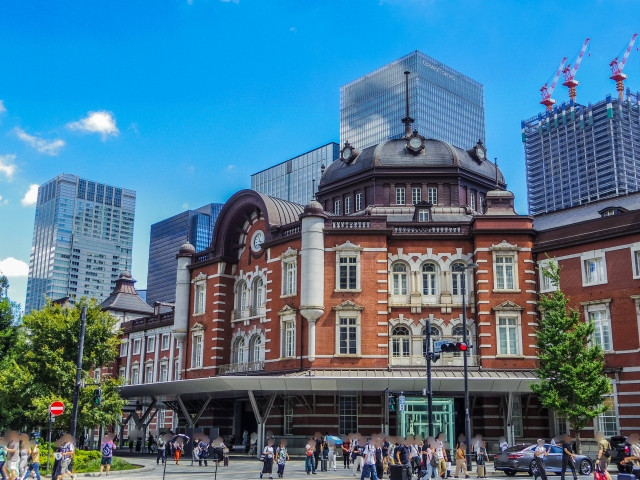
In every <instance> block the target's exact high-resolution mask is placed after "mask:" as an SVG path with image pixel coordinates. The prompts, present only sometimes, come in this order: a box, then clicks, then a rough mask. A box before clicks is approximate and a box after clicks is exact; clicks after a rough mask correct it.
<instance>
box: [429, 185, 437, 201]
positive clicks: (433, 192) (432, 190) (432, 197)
mask: <svg viewBox="0 0 640 480" xmlns="http://www.w3.org/2000/svg"><path fill="white" fill-rule="evenodd" d="M427 201H428V202H429V203H430V204H432V205H437V204H438V188H437V187H429V188H427Z"/></svg>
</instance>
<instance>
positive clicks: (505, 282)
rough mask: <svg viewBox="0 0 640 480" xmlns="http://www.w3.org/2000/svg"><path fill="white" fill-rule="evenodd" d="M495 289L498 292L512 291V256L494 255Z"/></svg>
mask: <svg viewBox="0 0 640 480" xmlns="http://www.w3.org/2000/svg"><path fill="white" fill-rule="evenodd" d="M496 288H497V289H498V290H513V289H514V288H515V286H514V278H513V256H512V255H496Z"/></svg>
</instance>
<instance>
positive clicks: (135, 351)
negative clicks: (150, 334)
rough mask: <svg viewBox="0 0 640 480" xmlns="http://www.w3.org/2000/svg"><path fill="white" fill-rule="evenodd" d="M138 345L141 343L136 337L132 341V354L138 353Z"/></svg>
mask: <svg viewBox="0 0 640 480" xmlns="http://www.w3.org/2000/svg"><path fill="white" fill-rule="evenodd" d="M140 345H141V340H140V339H139V338H136V339H135V340H134V341H133V354H134V355H138V354H140Z"/></svg>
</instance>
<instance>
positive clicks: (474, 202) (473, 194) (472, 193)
mask: <svg viewBox="0 0 640 480" xmlns="http://www.w3.org/2000/svg"><path fill="white" fill-rule="evenodd" d="M469 195H470V196H471V210H472V211H474V212H475V211H476V193H475V192H470V194H469Z"/></svg>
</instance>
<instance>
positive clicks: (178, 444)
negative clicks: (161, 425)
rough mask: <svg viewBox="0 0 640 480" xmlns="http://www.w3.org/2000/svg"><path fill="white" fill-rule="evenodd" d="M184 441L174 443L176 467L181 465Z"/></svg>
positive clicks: (179, 440)
mask: <svg viewBox="0 0 640 480" xmlns="http://www.w3.org/2000/svg"><path fill="white" fill-rule="evenodd" d="M182 448H183V447H182V440H181V439H178V440H176V441H175V442H173V459H174V460H175V461H176V465H180V457H182Z"/></svg>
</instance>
